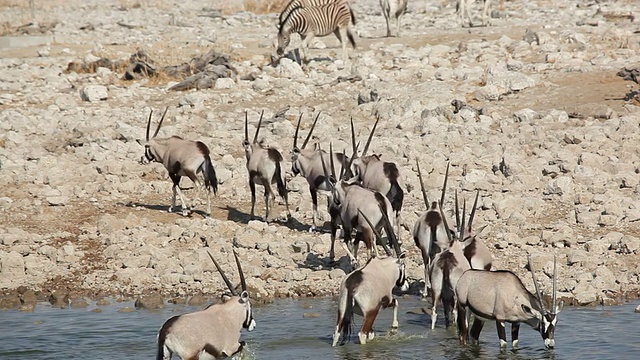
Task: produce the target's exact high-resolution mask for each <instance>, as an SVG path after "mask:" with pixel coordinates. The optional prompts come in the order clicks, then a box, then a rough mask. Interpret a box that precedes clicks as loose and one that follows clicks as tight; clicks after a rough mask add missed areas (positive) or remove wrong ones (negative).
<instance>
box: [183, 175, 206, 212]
mask: <svg viewBox="0 0 640 360" xmlns="http://www.w3.org/2000/svg"><path fill="white" fill-rule="evenodd" d="M184 173H185V174H186V175H187V177H188V178H189V180H191V182H193V187H194V189H195V194H194V196H193V197H192V198H191V206H190V207H189V209H190V210H191V211H193V210H195V208H196V203H197V202H199V201H200V190H201V187H203V186H204V184H203V183H202V182H201V181H200V179H198V175H197V174H196V173H195V172H193V171H188V170H184Z"/></svg>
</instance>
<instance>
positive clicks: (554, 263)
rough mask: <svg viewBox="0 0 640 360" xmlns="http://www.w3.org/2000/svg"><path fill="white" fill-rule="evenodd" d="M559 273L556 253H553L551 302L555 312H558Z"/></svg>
mask: <svg viewBox="0 0 640 360" xmlns="http://www.w3.org/2000/svg"><path fill="white" fill-rule="evenodd" d="M557 275H558V273H557V268H556V254H553V302H552V303H551V306H553V308H552V309H551V310H552V311H553V313H554V314H555V313H556V284H557V282H558V277H557Z"/></svg>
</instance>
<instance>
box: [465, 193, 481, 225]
mask: <svg viewBox="0 0 640 360" xmlns="http://www.w3.org/2000/svg"><path fill="white" fill-rule="evenodd" d="M479 196H480V190H476V199H475V200H474V201H473V208H472V209H471V215H469V225H467V227H468V228H469V230H471V226H472V225H473V217H474V216H475V215H476V207H478V197H479Z"/></svg>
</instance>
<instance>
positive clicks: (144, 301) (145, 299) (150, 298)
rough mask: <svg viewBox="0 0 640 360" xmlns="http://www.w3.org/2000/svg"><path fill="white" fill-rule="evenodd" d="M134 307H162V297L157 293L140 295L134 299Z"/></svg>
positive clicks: (152, 308)
mask: <svg viewBox="0 0 640 360" xmlns="http://www.w3.org/2000/svg"><path fill="white" fill-rule="evenodd" d="M135 307H136V309H149V310H157V309H162V308H164V299H163V298H162V296H161V295H160V294H158V293H151V294H145V295H141V296H139V297H138V298H137V299H136V302H135Z"/></svg>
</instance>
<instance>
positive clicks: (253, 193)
mask: <svg viewBox="0 0 640 360" xmlns="http://www.w3.org/2000/svg"><path fill="white" fill-rule="evenodd" d="M249 189H251V219H252V220H253V219H254V217H255V212H254V210H255V208H256V183H255V181H254V180H253V177H250V178H249Z"/></svg>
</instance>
